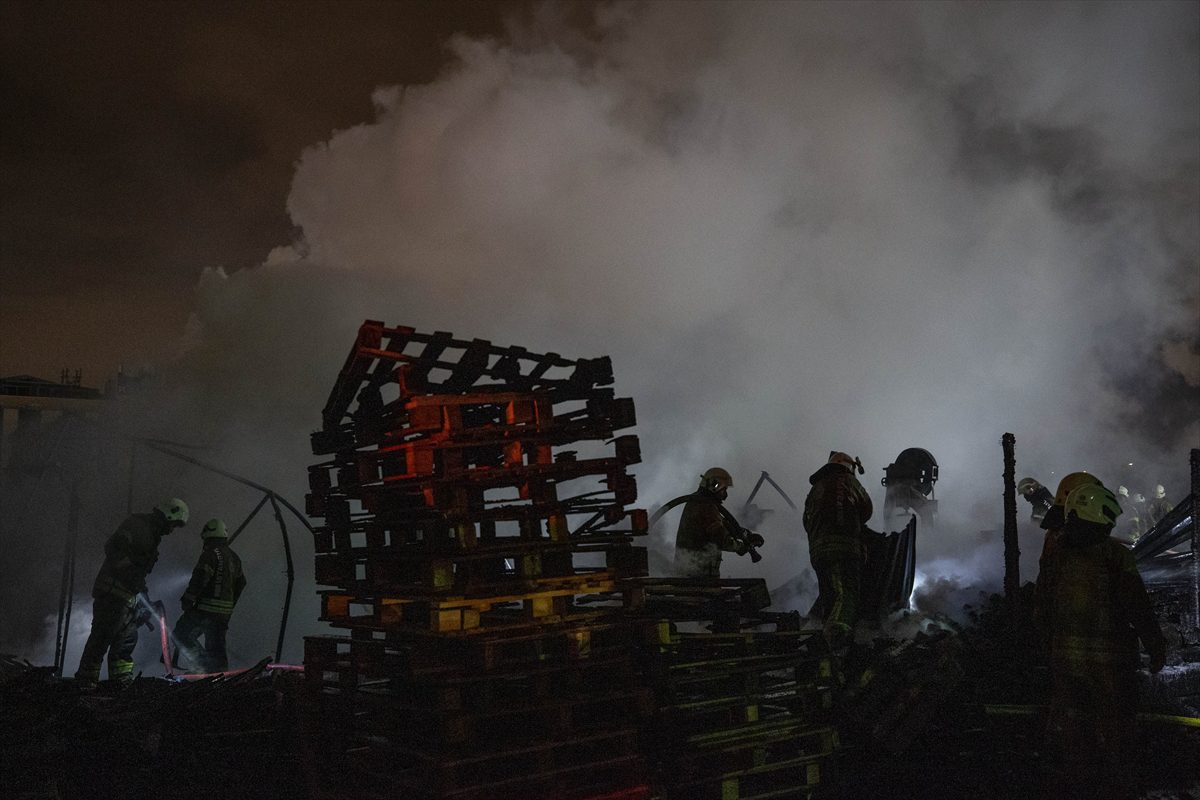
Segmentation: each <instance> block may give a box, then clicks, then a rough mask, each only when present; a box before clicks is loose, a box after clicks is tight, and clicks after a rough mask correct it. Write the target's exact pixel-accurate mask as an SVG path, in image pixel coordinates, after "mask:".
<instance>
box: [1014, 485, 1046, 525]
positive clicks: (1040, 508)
mask: <svg viewBox="0 0 1200 800" xmlns="http://www.w3.org/2000/svg"><path fill="white" fill-rule="evenodd" d="M1017 493H1018V494H1020V495H1021V496H1022V497H1024V498H1025V500H1026V501H1028V503H1029V505H1031V506H1033V509H1032V510H1031V511H1030V512H1029V518H1030V519H1031V520H1033V521H1034V522H1041V521H1042V520H1043V519H1045V518H1046V512H1047V511H1049V510H1050V507H1051V506H1052V505H1054V495H1052V494H1050V490H1049V489H1047V488H1046V487H1045V486H1042V484H1040V483H1038V482H1037V481H1036V480H1034V479H1033V478H1022V479H1021V480H1020V482H1018V483H1017Z"/></svg>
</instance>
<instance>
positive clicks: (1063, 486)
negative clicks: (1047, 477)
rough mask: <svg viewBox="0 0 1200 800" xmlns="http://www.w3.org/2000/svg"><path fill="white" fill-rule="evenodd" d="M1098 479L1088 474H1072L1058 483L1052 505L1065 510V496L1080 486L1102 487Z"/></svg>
mask: <svg viewBox="0 0 1200 800" xmlns="http://www.w3.org/2000/svg"><path fill="white" fill-rule="evenodd" d="M1103 485H1104V484H1102V483H1101V482H1100V479H1099V478H1097V477H1096V476H1095V475H1093V474H1091V473H1090V472H1072V473H1071V474H1070V475H1067V476H1065V477H1064V478H1063V479H1062V480H1061V481H1059V482H1058V491H1057V492H1055V493H1054V505H1056V506H1062V507H1063V508H1066V505H1067V496H1068V495H1070V494H1071V492H1073V491H1075V490H1076V489H1078V488H1079V487H1080V486H1103Z"/></svg>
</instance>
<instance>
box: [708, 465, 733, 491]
mask: <svg viewBox="0 0 1200 800" xmlns="http://www.w3.org/2000/svg"><path fill="white" fill-rule="evenodd" d="M700 486H701V488H703V489H707V490H708V491H710V492H719V491H721V490H722V489H728V488H729V487H731V486H733V476H732V475H730V474H729V473H728V472H727V471H726V470H724V469H722V468H721V467H709V468H708V469H706V470H705V471H704V474H703V475H701V476H700Z"/></svg>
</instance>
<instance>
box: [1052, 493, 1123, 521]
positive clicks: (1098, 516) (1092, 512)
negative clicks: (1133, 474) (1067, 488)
mask: <svg viewBox="0 0 1200 800" xmlns="http://www.w3.org/2000/svg"><path fill="white" fill-rule="evenodd" d="M1065 510H1066V513H1067V517H1068V518H1069V517H1070V516H1071V515H1072V514H1074V515H1075V516H1076V517H1078V518H1079V519H1081V520H1083V521H1084V522H1095V523H1097V524H1099V525H1115V524H1116V522H1117V517H1119V516H1121V504H1120V503H1118V502H1117V498H1116V496H1115V495H1114V494H1113V493H1112V492H1110V491H1109V490H1108V489H1105V488H1104V487H1103V486H1101V485H1100V484H1098V483H1097V484H1084V485H1083V486H1079V487H1078V488H1076V489H1075V490H1074V491H1072V492H1071V494H1070V495H1068V496H1067V504H1066V506H1065Z"/></svg>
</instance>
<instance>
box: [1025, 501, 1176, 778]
mask: <svg viewBox="0 0 1200 800" xmlns="http://www.w3.org/2000/svg"><path fill="white" fill-rule="evenodd" d="M1064 512H1065V515H1066V519H1065V522H1064V525H1063V528H1062V530H1061V533H1060V535H1059V537H1058V541H1057V542H1056V543H1055V547H1054V548H1053V550H1052V551H1051V553H1050V554H1049V556H1048V557H1045V558H1043V560H1042V565H1041V571H1040V573H1039V574H1038V585H1037V603H1038V613H1037V618H1038V620H1039V621H1040V624H1041V625H1042V626H1043V627H1044V631H1043V635H1044V636H1045V637H1046V640H1047V642H1048V643H1049V647H1050V669H1051V674H1052V676H1053V680H1054V691H1053V695H1052V698H1051V705H1050V721H1049V737H1050V741H1051V742H1052V743H1053V744H1054V745H1056V746H1057V747H1059V748H1060V750H1061V756H1062V759H1063V761H1064V766H1065V771H1064V773H1063V774H1062V776H1061V778H1062V781H1063V787H1062V792H1060V793H1059V794H1064V793H1066V792H1068V791H1076V790H1081V789H1085V788H1087V789H1094V790H1096V791H1095V792H1092V791H1088V792H1087V794H1088V796H1090V797H1113V798H1116V797H1127V796H1132V793H1133V787H1132V786H1130V785H1129V784H1128V778H1129V774H1130V773H1129V770H1127V769H1125V768H1124V766H1123V765H1124V762H1125V758H1126V754H1127V753H1129V752H1130V750H1131V748H1132V746H1133V744H1134V736H1135V721H1136V715H1137V685H1136V672H1137V668H1138V640H1139V639H1140V640H1141V644H1142V646H1143V647H1144V648H1145V649H1146V651H1147V652H1148V653H1149V654H1150V671H1151V672H1158V671H1159V670H1161V669H1162V667H1163V662H1164V660H1165V657H1166V639H1165V638H1164V637H1163V634H1162V630H1161V629H1160V628H1159V625H1158V620H1157V619H1156V618H1155V616H1154V611H1153V609H1152V607H1151V605H1150V598H1149V595H1147V593H1146V587H1145V585H1144V584H1143V583H1142V578H1141V575H1139V574H1138V570H1137V565H1136V564H1135V563H1134V558H1133V553H1132V552H1130V550H1129V548H1128V547H1126V546H1125V545H1123V544H1121V543H1120V542H1118V541H1116V540H1115V539H1113V538H1112V537H1111V536H1110V535H1109V534H1111V533H1112V529H1113V525H1114V524H1115V523H1116V520H1117V517H1118V516H1120V514H1121V506H1120V505H1119V504H1118V503H1117V499H1116V497H1115V496H1114V495H1113V493H1112V492H1110V491H1109V490H1108V489H1106V488H1105V487H1104V486H1102V485H1100V484H1098V483H1089V484H1083V485H1081V486H1079V487H1078V488H1076V489H1074V490H1073V491H1072V492H1071V493H1070V494H1069V495H1068V496H1067V500H1066V503H1065V505H1064ZM1068 796H1069V795H1068Z"/></svg>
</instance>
